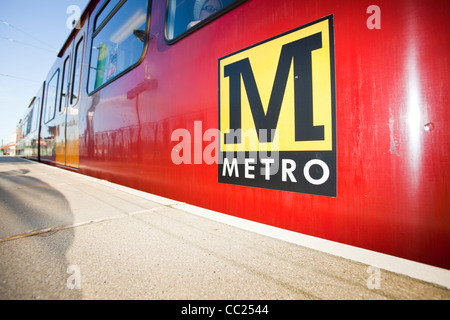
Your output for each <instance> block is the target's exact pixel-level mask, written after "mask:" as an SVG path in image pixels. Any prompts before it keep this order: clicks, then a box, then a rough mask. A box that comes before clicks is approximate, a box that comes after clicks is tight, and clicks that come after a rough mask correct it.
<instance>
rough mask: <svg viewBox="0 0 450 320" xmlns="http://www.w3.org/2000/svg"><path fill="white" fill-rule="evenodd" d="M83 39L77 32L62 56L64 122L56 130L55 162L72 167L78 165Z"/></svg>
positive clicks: (62, 108) (62, 109)
mask: <svg viewBox="0 0 450 320" xmlns="http://www.w3.org/2000/svg"><path fill="white" fill-rule="evenodd" d="M84 39H85V37H84V33H83V32H80V33H78V35H77V36H75V38H74V40H73V41H72V43H71V45H70V46H69V48H68V49H67V51H66V53H65V55H64V56H63V61H64V62H63V73H62V76H63V79H62V85H61V86H62V88H61V106H60V109H61V111H62V112H63V114H64V123H63V124H60V127H59V130H58V132H57V137H56V139H57V153H56V154H57V158H56V162H57V163H58V164H61V165H65V166H68V167H72V168H78V166H79V137H78V135H79V131H78V124H79V109H80V108H79V100H80V99H79V98H80V93H81V90H80V87H81V69H82V64H83V54H84Z"/></svg>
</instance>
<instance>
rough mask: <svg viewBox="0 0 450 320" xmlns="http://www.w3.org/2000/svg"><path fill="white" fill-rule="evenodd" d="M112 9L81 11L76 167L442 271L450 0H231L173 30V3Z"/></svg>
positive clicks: (135, 1)
mask: <svg viewBox="0 0 450 320" xmlns="http://www.w3.org/2000/svg"><path fill="white" fill-rule="evenodd" d="M118 2H119V1H113V2H107V1H104V0H100V1H93V2H92V3H91V5H90V6H89V7H88V12H87V16H89V19H88V20H86V25H85V27H84V28H85V29H84V30H85V39H86V42H85V50H84V63H83V68H82V72H81V79H82V80H81V93H80V97H79V102H78V110H79V113H78V116H74V119H78V121H79V125H78V133H79V172H81V173H85V174H89V175H92V176H96V177H98V178H102V179H107V180H110V181H113V182H116V183H119V184H123V185H126V186H130V187H133V188H137V189H140V190H144V191H147V192H151V193H154V194H158V195H161V196H165V197H169V198H173V199H177V200H179V201H183V202H187V203H190V204H193V205H197V206H200V207H204V208H207V209H212V210H216V211H219V212H223V213H226V214H230V215H234V216H237V217H241V218H244V219H249V220H252V221H257V222H260V223H264V224H268V225H272V226H276V227H280V228H283V229H287V230H292V231H295V232H299V233H303V234H307V235H311V236H315V237H319V238H323V239H327V240H331V241H336V242H340V243H345V244H349V245H353V246H356V247H360V248H365V249H369V250H374V251H377V252H382V253H386V254H390V255H394V256H398V257H402V258H405V259H410V260H413V261H418V262H422V263H426V264H430V265H434V266H438V267H443V268H447V269H449V268H450V257H449V255H448V250H449V248H450V202H449V201H450V200H449V199H450V190H449V186H448V183H447V181H448V180H449V178H450V176H449V175H450V174H449V171H448V170H447V167H448V164H449V162H448V159H449V156H450V154H449V153H450V139H449V138H450V137H449V133H448V130H446V129H445V123H446V121H449V120H450V112H449V111H448V108H447V107H446V106H447V105H449V103H450V101H449V100H450V98H449V92H450V87H449V86H450V84H449V82H448V74H449V71H450V57H449V56H448V54H447V53H448V51H449V50H450V38H449V37H448V35H447V32H446V30H449V29H450V25H449V20H448V19H447V13H448V12H449V11H450V10H449V9H450V3H449V2H448V1H432V2H430V1H422V0H417V1H406V0H405V1H403V0H400V1H395V2H393V1H387V0H386V1H384V0H380V1H378V3H377V5H376V6H373V5H372V3H371V2H368V1H358V2H354V1H331V0H321V1H319V0H313V1H297V0H283V1H264V0H247V1H239V2H236V3H235V4H236V5H235V6H234V7H230V10H228V11H226V12H224V13H223V14H220V12H219V13H218V14H217V16H212V18H209V20H205V21H206V22H207V23H203V24H202V23H200V24H198V25H197V26H194V27H193V28H192V29H191V31H192V32H188V33H186V34H184V35H181V36H180V37H179V38H177V37H174V38H172V31H173V30H172V31H170V30H166V26H167V25H169V26H170V24H167V21H166V17H168V16H169V15H170V14H171V12H168V10H167V6H168V4H170V3H171V2H170V1H166V0H154V1H151V2H147V1H143V0H128V1H127V2H126V5H124V6H123V7H120V5H119V6H117V7H115V5H116V4H117V3H118ZM183 3H184V2H183ZM186 3H188V2H186ZM112 4H114V6H113V5H112ZM147 4H151V7H149V8H147V7H146V5H147ZM147 9H148V10H147ZM147 13H150V14H151V18H150V19H148V20H146V19H147V16H146V14H147ZM147 28H149V30H147ZM168 38H170V39H168ZM59 65H61V63H60V64H59ZM59 68H60V67H59ZM55 73H56V70H55V69H53V70H52V71H51V72H50V75H49V78H48V79H47V83H48V85H49V86H50V87H52V77H54V76H55ZM47 91H48V90H47ZM49 92H50V100H49V101H52V99H53V97H52V96H51V91H49ZM57 94H58V93H57ZM46 99H49V98H48V96H47V97H46ZM55 99H56V98H55ZM45 110H46V109H44V112H45ZM224 110H225V111H224ZM50 116H51V112H49V113H48V115H47V119H46V120H47V122H44V123H45V125H43V129H42V135H41V136H42V137H43V139H42V143H44V144H45V145H46V146H48V147H47V148H43V147H41V159H43V160H45V161H47V162H50V163H56V158H57V157H58V154H60V155H61V154H62V153H61V151H60V149H58V151H56V150H57V148H56V144H55V141H54V139H55V136H56V130H57V123H56V122H57V120H48V118H49V117H50ZM55 117H56V118H57V116H55ZM43 118H44V120H45V113H44V115H43ZM52 121H54V122H52ZM75 126H76V125H75ZM306 127H308V130H306V131H305V128H306ZM224 128H225V129H226V130H225V131H224V132H222V131H221V130H219V129H224ZM244 128H247V129H249V130H247V131H249V132H250V133H249V134H248V136H244V138H245V139H247V138H248V139H250V140H251V139H252V137H258V140H257V143H256V145H255V146H254V145H251V143H250V144H249V146H247V145H245V144H240V143H239V140H240V139H241V136H240V134H237V135H236V136H235V137H234V138H233V139H235V140H230V141H228V142H227V141H224V140H225V138H226V137H227V136H228V134H230V133H235V134H236V132H237V131H234V132H232V130H231V129H244ZM257 128H265V129H276V130H275V135H273V136H272V137H269V136H266V138H261V137H260V136H259V135H258V132H257V130H256V129H257ZM241 131H244V130H241ZM276 132H278V135H281V134H282V137H281V139H279V140H278V144H277V143H275V141H277V140H276V135H277V133H276ZM285 133H286V134H285ZM278 138H279V136H278ZM52 139H53V140H52ZM245 139H244V140H245ZM264 139H266V140H264ZM265 146H270V148H271V151H276V152H278V153H277V154H278V156H279V159H278V160H279V166H278V169H279V170H278V171H277V172H273V174H272V171H270V170H269V169H270V168H273V166H272V167H271V163H270V160H271V158H270V156H269V155H268V154H266V156H267V157H266V158H264V157H263V156H262V155H263V151H267V150H264V147H265ZM241 147H242V149H239V148H241ZM228 148H231V149H230V150H232V151H230V154H231V157H230V158H228V160H225V158H226V157H227V156H226V155H225V158H223V157H222V158H221V156H223V154H225V153H226V152H225V150H226V149H228ZM233 148H236V149H233ZM254 148H255V149H254ZM76 149H77V148H76V147H74V148H69V149H66V158H67V157H70V154H72V153H73V154H76V153H77V150H76ZM70 150H71V151H70ZM252 154H253V155H254V154H256V156H255V157H254V158H252ZM238 155H241V156H242V157H243V158H242V159H241V160H242V161H241V162H234V158H233V157H235V156H236V157H237V156H238ZM221 161H222V162H221ZM276 179H278V180H276ZM275 180H276V181H275Z"/></svg>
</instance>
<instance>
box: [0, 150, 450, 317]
mask: <svg viewBox="0 0 450 320" xmlns="http://www.w3.org/2000/svg"><path fill="white" fill-rule="evenodd" d="M199 210H200V211H199ZM221 217H223V216H222V215H220V213H211V212H209V211H206V210H203V211H201V209H198V210H197V209H196V208H195V207H193V206H189V205H187V204H183V203H178V202H177V201H173V200H170V199H165V198H160V197H157V196H154V195H150V194H147V193H144V192H140V191H136V190H132V189H129V188H125V187H122V186H118V185H115V184H112V183H109V182H107V181H103V180H98V179H94V178H91V177H87V176H84V175H80V174H77V173H74V172H70V171H66V170H63V169H59V168H56V167H52V166H47V165H43V164H40V163H36V162H31V161H28V160H24V159H21V158H11V157H0V220H1V221H2V223H1V225H0V257H1V258H0V299H2V300H5V299H6V300H9V299H25V300H35V299H43V300H47V299H80V300H81V299H84V300H90V299H150V300H205V299H206V300H261V299H262V300H304V299H306V300H318V299H326V300H334V299H357V300H361V299H362V300H366V299H367V300H378V299H383V300H385V299H387V300H391V299H406V300H409V299H450V290H449V289H448V288H449V281H448V279H449V272H450V271H448V270H443V269H438V268H434V267H429V266H421V265H419V264H416V263H415V262H410V263H411V264H414V265H415V266H416V267H418V269H420V268H424V269H420V270H422V273H426V272H428V271H429V273H431V274H434V276H435V278H434V279H433V280H429V281H426V280H425V281H424V279H420V278H421V277H422V276H423V277H425V276H426V275H420V274H418V276H417V277H412V276H408V275H405V274H400V273H396V272H392V271H389V270H387V269H384V268H383V267H380V265H376V264H375V262H376V261H375V260H374V261H373V264H367V263H362V262H358V261H354V260H351V259H348V258H345V257H342V256H338V255H334V254H330V252H331V251H330V252H326V250H317V249H313V248H311V247H308V246H307V245H306V244H305V245H301V244H300V243H294V242H292V241H285V239H283V237H279V238H278V239H277V238H275V237H272V236H269V235H268V234H267V233H266V234H265V233H264V232H262V233H261V232H258V230H257V229H258V228H256V227H254V226H256V225H257V224H253V223H251V222H249V221H244V220H224V219H221ZM231 219H232V218H231ZM229 221H234V222H231V223H230V222H229ZM246 225H249V226H250V227H249V228H246ZM264 228H265V227H264V226H261V228H260V229H261V230H264ZM277 232H278V231H277ZM279 232H281V233H283V232H286V231H283V230H279ZM299 237H300V235H299ZM310 240H311V239H310ZM305 243H306V242H305ZM328 244H329V246H328V248H329V249H330V250H331V249H332V247H333V246H337V248H338V247H339V245H338V244H335V243H331V242H329V243H328ZM324 251H325V252H324ZM366 254H367V255H370V252H366ZM383 258H386V257H383ZM419 273H420V271H419ZM423 277H422V278H423ZM431 282H441V283H440V285H439V284H436V283H431ZM185 307H186V308H188V307H189V308H188V309H186V308H184V309H182V308H181V309H180V310H179V312H180V314H181V313H182V311H183V310H184V311H186V312H188V311H189V312H198V311H199V310H198V309H196V307H194V306H191V305H189V306H187V305H186V306H185ZM255 308H256V307H254V308H253V307H252V308H247V309H246V310H253V311H254V310H257V309H255ZM226 310H228V311H230V312H231V311H232V310H238V311H239V312H241V311H242V310H244V309H243V308H242V306H239V307H237V308H233V307H229V308H228V309H226V308H224V309H223V310H221V311H222V312H225V311H226ZM259 310H260V311H261V310H262V311H264V310H265V311H268V312H270V306H269V309H267V308H266V309H265V308H264V306H261V308H260V309H259ZM216 312H218V310H216ZM191 314H192V313H191Z"/></svg>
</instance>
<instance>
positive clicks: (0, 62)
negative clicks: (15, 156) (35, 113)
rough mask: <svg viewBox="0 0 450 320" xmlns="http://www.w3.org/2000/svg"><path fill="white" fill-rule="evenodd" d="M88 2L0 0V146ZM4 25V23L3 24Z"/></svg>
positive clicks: (4, 141)
mask: <svg viewBox="0 0 450 320" xmlns="http://www.w3.org/2000/svg"><path fill="white" fill-rule="evenodd" d="M88 3H89V1H88V0H38V1H36V0H13V1H11V0H0V20H1V21H0V144H1V142H2V140H3V143H4V144H6V143H8V142H10V140H11V136H12V134H13V132H14V130H15V129H16V127H17V124H18V123H19V120H20V118H21V117H22V116H23V115H24V114H25V112H26V109H27V107H28V105H29V103H30V102H31V99H32V98H33V97H34V95H35V94H36V93H37V91H38V90H39V88H40V86H41V84H42V82H43V81H44V80H45V78H46V76H47V73H48V71H49V70H50V67H51V66H52V65H53V63H54V62H55V60H56V56H57V52H58V50H59V49H60V48H61V47H62V45H63V44H64V41H65V40H66V38H67V37H68V36H69V34H70V32H71V30H70V29H69V28H68V26H67V21H68V20H69V19H70V18H71V17H73V16H74V14H76V12H75V11H73V10H69V11H68V9H73V8H74V7H71V6H78V8H80V9H81V11H83V9H84V8H85V7H86V6H87V4H88ZM5 22H6V23H5Z"/></svg>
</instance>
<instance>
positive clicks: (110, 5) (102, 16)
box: [94, 0, 120, 30]
mask: <svg viewBox="0 0 450 320" xmlns="http://www.w3.org/2000/svg"><path fill="white" fill-rule="evenodd" d="M119 2H120V0H111V1H108V2H107V3H106V5H105V6H104V7H103V8H102V10H101V11H100V13H99V14H98V15H97V18H95V23H94V24H95V26H94V30H97V29H98V28H99V27H100V26H101V25H102V23H103V22H105V20H106V18H108V16H109V15H110V13H112V11H113V9H114V8H115V7H116V6H117V5H118V4H119Z"/></svg>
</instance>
